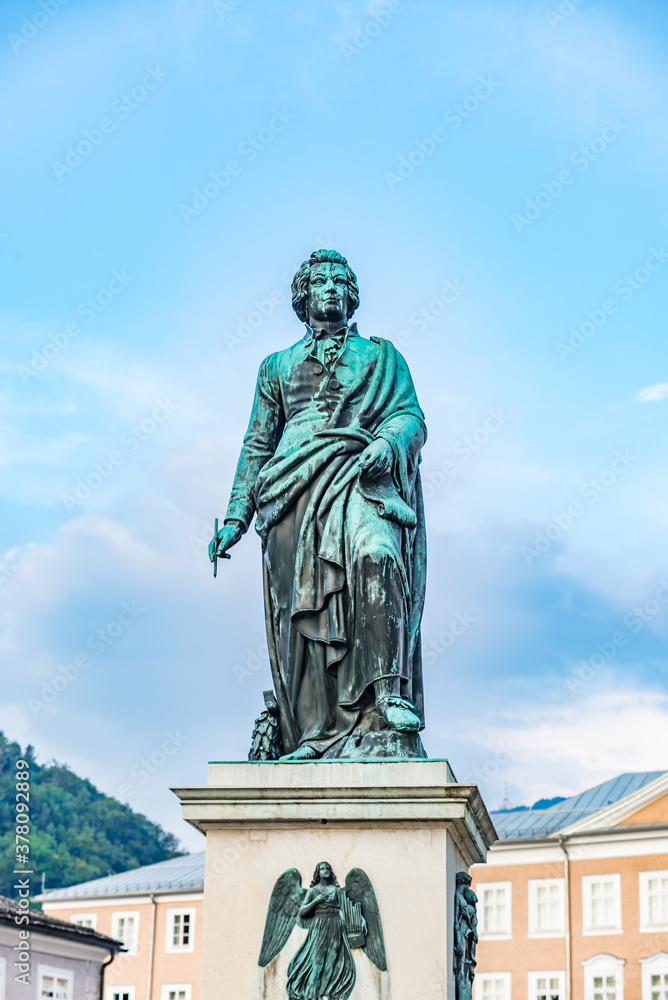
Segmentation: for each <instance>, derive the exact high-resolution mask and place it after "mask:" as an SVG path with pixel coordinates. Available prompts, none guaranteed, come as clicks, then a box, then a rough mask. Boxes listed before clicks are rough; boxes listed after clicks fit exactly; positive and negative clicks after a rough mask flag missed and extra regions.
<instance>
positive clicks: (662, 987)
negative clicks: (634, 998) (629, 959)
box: [640, 951, 668, 1000]
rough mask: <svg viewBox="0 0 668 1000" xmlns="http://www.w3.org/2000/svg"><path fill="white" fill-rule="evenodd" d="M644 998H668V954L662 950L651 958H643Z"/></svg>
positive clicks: (666, 999) (641, 960) (661, 999)
mask: <svg viewBox="0 0 668 1000" xmlns="http://www.w3.org/2000/svg"><path fill="white" fill-rule="evenodd" d="M640 964H641V966H642V1000H668V955H667V954H666V952H665V951H660V952H659V953H658V954H657V955H652V957H651V958H641V959H640Z"/></svg>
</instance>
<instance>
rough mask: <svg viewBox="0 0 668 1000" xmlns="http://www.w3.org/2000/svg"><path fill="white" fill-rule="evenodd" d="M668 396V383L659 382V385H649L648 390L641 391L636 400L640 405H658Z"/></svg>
mask: <svg viewBox="0 0 668 1000" xmlns="http://www.w3.org/2000/svg"><path fill="white" fill-rule="evenodd" d="M666 396H668V382H659V384H658V385H649V386H647V388H646V389H641V390H640V392H639V393H638V394H637V396H636V399H637V400H638V402H639V403H658V402H659V401H660V400H661V399H665V398H666Z"/></svg>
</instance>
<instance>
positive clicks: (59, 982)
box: [37, 965, 74, 1000]
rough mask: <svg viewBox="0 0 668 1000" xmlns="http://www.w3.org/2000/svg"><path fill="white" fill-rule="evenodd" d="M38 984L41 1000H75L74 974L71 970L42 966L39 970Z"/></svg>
mask: <svg viewBox="0 0 668 1000" xmlns="http://www.w3.org/2000/svg"><path fill="white" fill-rule="evenodd" d="M37 983H38V986H37V996H38V998H39V1000H74V994H73V992H72V972H71V971H70V970H69V969H54V968H52V967H51V966H50V965H40V966H38V968H37Z"/></svg>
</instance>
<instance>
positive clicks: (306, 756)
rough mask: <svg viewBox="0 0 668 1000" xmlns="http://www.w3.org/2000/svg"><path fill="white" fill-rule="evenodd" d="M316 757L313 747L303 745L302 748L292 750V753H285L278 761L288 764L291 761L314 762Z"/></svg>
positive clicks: (306, 744)
mask: <svg viewBox="0 0 668 1000" xmlns="http://www.w3.org/2000/svg"><path fill="white" fill-rule="evenodd" d="M317 756H318V755H317V753H316V752H315V750H314V749H313V747H311V746H309V745H308V743H305V744H304V745H303V746H301V747H297V749H296V750H293V751H292V753H286V754H285V756H284V757H279V758H278V759H279V760H280V761H283V763H289V762H290V761H292V760H315V758H316V757H317Z"/></svg>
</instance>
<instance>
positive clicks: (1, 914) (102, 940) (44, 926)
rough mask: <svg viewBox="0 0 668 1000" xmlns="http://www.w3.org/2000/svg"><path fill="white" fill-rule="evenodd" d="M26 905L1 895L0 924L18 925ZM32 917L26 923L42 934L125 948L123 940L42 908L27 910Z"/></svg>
mask: <svg viewBox="0 0 668 1000" xmlns="http://www.w3.org/2000/svg"><path fill="white" fill-rule="evenodd" d="M25 913H26V909H25V907H22V906H19V904H18V903H17V902H16V901H15V900H14V899H9V898H8V897H7V896H0V924H11V925H12V927H17V923H16V917H18V916H19V915H22V914H25ZM27 913H28V916H29V918H30V923H29V924H24V926H25V927H26V928H29V929H30V930H31V931H35V932H37V931H38V932H39V933H40V934H51V935H53V936H54V937H63V938H68V939H69V940H70V941H79V942H80V943H81V944H90V945H92V946H93V947H98V948H106V949H107V951H114V952H116V951H121V950H122V949H124V945H123V942H122V941H116V940H115V939H114V938H111V937H107V935H106V934H99V933H98V931H94V930H93V929H92V928H90V927H79V925H78V924H71V923H69V921H67V920H57V919H56V917H49V916H47V915H46V913H42V911H41V910H33V909H32V908H29V909H28V910H27Z"/></svg>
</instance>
